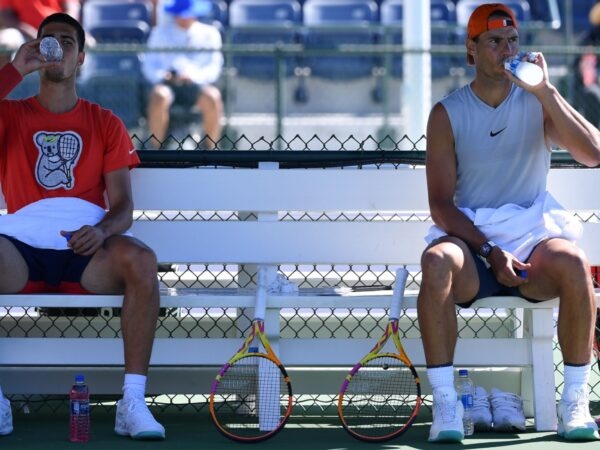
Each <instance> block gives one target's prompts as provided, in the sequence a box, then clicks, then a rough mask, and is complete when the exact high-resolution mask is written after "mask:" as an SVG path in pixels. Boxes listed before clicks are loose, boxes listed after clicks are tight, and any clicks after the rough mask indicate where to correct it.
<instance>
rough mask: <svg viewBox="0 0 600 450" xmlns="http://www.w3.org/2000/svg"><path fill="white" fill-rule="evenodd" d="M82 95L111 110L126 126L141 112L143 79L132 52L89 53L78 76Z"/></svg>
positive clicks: (137, 120)
mask: <svg viewBox="0 0 600 450" xmlns="http://www.w3.org/2000/svg"><path fill="white" fill-rule="evenodd" d="M78 84H79V91H80V94H81V96H82V97H83V98H86V99H88V100H90V101H92V102H95V103H98V104H100V105H101V106H102V107H104V108H107V109H110V110H111V111H113V112H114V113H115V114H116V115H117V116H119V117H120V118H121V120H123V122H124V123H125V126H126V127H127V128H135V127H137V126H138V125H139V121H140V117H142V115H143V114H144V112H143V104H144V80H143V77H142V73H141V63H140V59H139V56H138V55H137V54H135V53H88V54H87V56H86V59H85V63H84V64H83V66H82V68H81V73H80V76H79V79H78Z"/></svg>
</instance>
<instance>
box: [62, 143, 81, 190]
mask: <svg viewBox="0 0 600 450" xmlns="http://www.w3.org/2000/svg"><path fill="white" fill-rule="evenodd" d="M80 147H81V143H80V141H79V140H78V139H77V137H75V135H74V134H71V133H67V134H62V135H61V136H60V137H59V138H58V152H59V154H60V157H61V159H62V163H63V164H62V165H63V170H64V173H65V175H66V177H67V188H70V187H71V181H72V178H73V177H72V174H71V166H72V165H73V163H74V162H75V160H76V159H77V156H79V149H80Z"/></svg>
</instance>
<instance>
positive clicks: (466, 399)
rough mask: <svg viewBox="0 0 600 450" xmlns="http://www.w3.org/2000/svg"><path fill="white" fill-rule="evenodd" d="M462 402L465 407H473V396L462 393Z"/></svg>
mask: <svg viewBox="0 0 600 450" xmlns="http://www.w3.org/2000/svg"><path fill="white" fill-rule="evenodd" d="M460 400H461V401H462V404H463V406H464V408H465V409H467V408H473V396H472V395H471V394H463V395H461V397H460Z"/></svg>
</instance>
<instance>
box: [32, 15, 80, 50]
mask: <svg viewBox="0 0 600 450" xmlns="http://www.w3.org/2000/svg"><path fill="white" fill-rule="evenodd" d="M49 23H66V24H67V25H70V26H72V27H73V28H75V31H76V32H77V44H78V48H79V51H80V52H82V51H83V48H84V47H85V31H83V27H82V26H81V24H80V23H79V22H78V21H77V19H74V18H73V17H71V16H70V15H68V14H65V13H54V14H50V15H49V16H48V17H46V18H45V19H44V20H42V23H40V26H39V28H38V32H37V37H38V39H39V38H40V37H42V30H43V29H44V27H45V26H46V25H48V24H49Z"/></svg>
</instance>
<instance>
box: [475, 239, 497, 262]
mask: <svg viewBox="0 0 600 450" xmlns="http://www.w3.org/2000/svg"><path fill="white" fill-rule="evenodd" d="M495 246H496V244H494V242H492V241H487V242H485V243H484V244H483V245H482V246H481V247H479V250H477V254H478V255H479V256H481V257H482V258H486V259H487V257H488V256H490V254H491V253H492V249H493V248H494V247H495Z"/></svg>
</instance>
